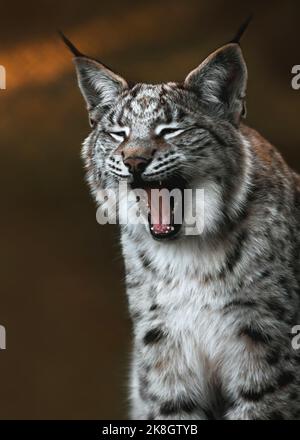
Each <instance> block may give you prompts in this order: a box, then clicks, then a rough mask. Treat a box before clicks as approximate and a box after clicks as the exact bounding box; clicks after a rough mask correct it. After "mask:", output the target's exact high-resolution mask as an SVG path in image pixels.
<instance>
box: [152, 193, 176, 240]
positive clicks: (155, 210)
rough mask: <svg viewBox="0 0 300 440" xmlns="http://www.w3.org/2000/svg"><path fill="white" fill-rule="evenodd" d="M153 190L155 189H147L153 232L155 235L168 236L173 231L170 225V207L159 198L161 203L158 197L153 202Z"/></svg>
mask: <svg viewBox="0 0 300 440" xmlns="http://www.w3.org/2000/svg"><path fill="white" fill-rule="evenodd" d="M151 190H154V189H153V188H149V189H147V194H148V205H149V209H150V222H151V228H152V231H153V232H154V233H155V234H167V233H168V232H171V230H172V229H173V228H172V226H171V224H170V206H169V204H168V203H163V201H162V197H159V202H158V201H157V197H153V199H154V200H152V198H151ZM152 195H153V194H152ZM151 202H152V203H151Z"/></svg>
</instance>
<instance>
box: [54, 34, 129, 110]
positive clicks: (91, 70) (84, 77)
mask: <svg viewBox="0 0 300 440" xmlns="http://www.w3.org/2000/svg"><path fill="white" fill-rule="evenodd" d="M60 35H61V37H62V39H63V41H64V43H65V44H66V45H67V46H68V48H69V49H70V51H71V52H72V54H73V55H74V56H75V57H74V60H73V61H74V64H75V67H76V73H77V79H78V85H79V88H80V90H81V93H82V95H83V97H84V99H85V101H86V103H87V108H88V110H92V109H93V108H94V107H95V106H96V105H98V104H101V105H107V104H110V103H112V102H113V101H114V99H116V98H117V96H118V95H119V94H120V93H121V91H122V90H124V89H126V88H127V87H128V84H127V82H126V81H125V79H123V78H122V77H121V76H119V75H117V74H116V73H114V72H113V71H112V70H110V69H109V68H108V67H107V66H105V65H104V64H101V63H99V62H98V61H96V60H94V59H92V58H89V57H87V56H86V55H83V54H82V53H81V52H79V50H78V49H77V48H76V47H75V46H74V45H73V43H71V41H70V40H68V39H67V37H66V36H65V35H64V34H63V33H62V32H60Z"/></svg>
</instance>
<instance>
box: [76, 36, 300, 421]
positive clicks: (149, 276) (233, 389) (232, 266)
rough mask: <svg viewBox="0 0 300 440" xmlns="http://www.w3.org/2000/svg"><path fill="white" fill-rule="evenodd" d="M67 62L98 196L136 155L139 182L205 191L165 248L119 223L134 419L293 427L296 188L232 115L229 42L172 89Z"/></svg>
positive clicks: (239, 83) (235, 104)
mask: <svg viewBox="0 0 300 440" xmlns="http://www.w3.org/2000/svg"><path fill="white" fill-rule="evenodd" d="M75 65H76V69H77V74H78V80H79V85H80V88H81V90H82V92H83V95H84V97H85V99H86V102H87V106H88V110H89V115H90V120H91V122H92V126H93V130H92V132H91V134H90V135H89V136H88V138H87V139H86V141H85V142H84V146H83V153H82V154H83V159H84V162H85V166H86V170H87V180H88V183H89V185H90V187H91V190H92V193H93V195H94V197H95V199H96V201H98V202H99V191H100V190H101V189H102V188H115V187H116V185H117V184H118V182H119V181H120V180H122V179H123V180H124V179H125V180H127V181H128V182H129V183H130V182H131V178H132V176H131V174H130V172H129V170H128V168H127V167H126V166H125V164H124V154H125V153H124V152H126V154H128V152H129V153H130V152H131V153H132V152H133V151H135V152H138V153H139V151H141V149H142V151H143V153H144V154H148V153H149V158H150V156H151V160H150V159H149V163H148V165H147V167H146V169H145V170H144V172H143V174H142V177H143V179H144V180H145V181H150V182H151V180H161V181H164V180H165V179H168V178H169V177H170V176H182V177H183V178H184V179H185V180H186V181H187V182H188V186H189V187H190V188H203V189H204V194H205V200H204V201H205V204H204V215H205V222H204V230H203V233H202V234H201V235H199V236H186V235H184V230H183V231H182V232H181V235H179V236H178V237H177V238H176V239H174V240H167V241H164V242H161V241H155V240H154V239H153V238H152V236H151V235H150V233H149V228H148V227H147V225H131V224H128V225H122V227H121V242H122V249H123V255H124V261H125V267H126V291H127V295H128V301H129V310H130V314H131V316H132V319H133V339H134V342H133V354H132V361H131V379H130V400H131V417H132V418H134V419H182V420H184V419H242V420H247V419H252V420H254V419H298V418H299V415H300V369H299V361H300V355H299V352H297V351H296V350H294V349H293V348H292V345H291V328H292V326H294V325H296V324H299V323H300V316H299V312H300V307H299V302H300V285H299V282H300V274H299V249H300V248H299V215H300V211H299V209H300V204H299V201H300V180H299V176H298V175H297V174H295V172H293V171H292V170H291V169H290V168H289V167H288V165H287V164H286V163H285V162H284V160H283V159H282V157H281V155H280V154H279V152H278V151H277V150H276V149H275V148H274V147H273V146H272V145H270V144H269V143H268V142H267V141H266V140H265V139H263V138H262V137H261V136H260V135H259V134H258V133H257V132H256V131H254V130H253V129H251V128H248V127H247V126H245V125H244V123H243V122H242V120H241V119H242V117H243V116H245V92H246V82H247V70H246V65H245V62H244V60H243V56H242V53H241V50H240V47H239V45H238V44H236V43H235V42H234V43H230V44H227V45H225V46H223V47H221V48H220V49H218V50H217V51H216V52H214V53H213V54H211V55H210V56H209V57H208V58H207V59H206V60H205V61H204V62H203V63H202V64H201V65H200V66H199V67H197V68H196V69H195V70H193V71H192V72H191V73H190V74H189V75H188V76H187V77H186V79H185V80H184V81H183V82H182V83H164V84H158V85H151V84H129V83H128V82H126V81H125V80H124V79H123V78H121V77H120V76H119V75H117V74H115V73H113V72H112V71H111V70H110V69H109V68H107V67H106V66H104V65H102V64H100V63H99V62H97V61H95V60H92V59H90V58H88V57H85V56H84V55H81V54H79V55H78V54H77V56H76V57H75ZM166 127H169V128H170V127H171V128H172V129H173V133H174V130H175V129H177V130H178V132H177V134H175V135H173V136H172V132H171V131H170V130H169V132H168V131H163V130H164V129H165V128H166ZM163 133H165V134H163ZM170 134H171V136H170ZM147 152H148V153H147ZM150 153H151V154H150ZM119 203H122V200H119Z"/></svg>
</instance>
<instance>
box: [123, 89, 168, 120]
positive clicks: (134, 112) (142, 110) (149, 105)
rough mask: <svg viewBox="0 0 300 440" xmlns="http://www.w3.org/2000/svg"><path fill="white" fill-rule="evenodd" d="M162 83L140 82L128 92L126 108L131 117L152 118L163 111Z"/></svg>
mask: <svg viewBox="0 0 300 440" xmlns="http://www.w3.org/2000/svg"><path fill="white" fill-rule="evenodd" d="M162 94H163V89H162V85H148V84H142V85H139V86H135V87H134V88H133V89H132V91H131V94H130V98H129V102H128V110H129V112H130V113H131V117H132V118H137V119H143V120H149V119H151V120H153V119H154V118H156V117H158V116H159V115H160V114H162V113H163V107H162V103H161V99H160V98H161V96H162Z"/></svg>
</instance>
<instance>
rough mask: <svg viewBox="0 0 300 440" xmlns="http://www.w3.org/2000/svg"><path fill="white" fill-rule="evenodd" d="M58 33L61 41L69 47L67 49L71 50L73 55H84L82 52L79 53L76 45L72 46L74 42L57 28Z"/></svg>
mask: <svg viewBox="0 0 300 440" xmlns="http://www.w3.org/2000/svg"><path fill="white" fill-rule="evenodd" d="M57 32H58V34H59V35H60V37H61V39H62V40H63V42H64V43H65V45H66V46H67V47H68V48H69V50H70V51H71V52H72V54H73V55H74V56H75V57H85V55H84V54H83V53H81V52H80V51H79V50H78V49H77V47H75V46H74V44H73V43H72V42H71V41H70V40H69V39H68V38H67V37H66V36H65V34H64V33H63V32H62V31H61V30H59V29H58V31H57Z"/></svg>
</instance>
